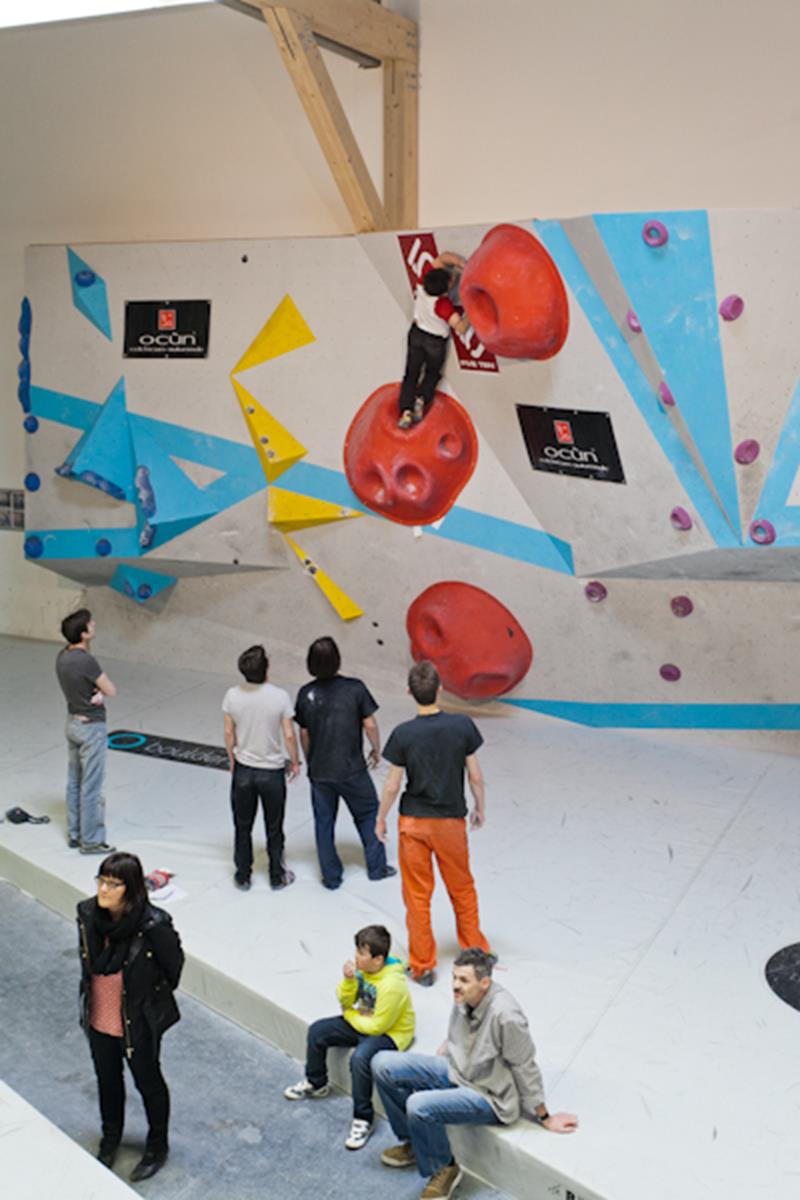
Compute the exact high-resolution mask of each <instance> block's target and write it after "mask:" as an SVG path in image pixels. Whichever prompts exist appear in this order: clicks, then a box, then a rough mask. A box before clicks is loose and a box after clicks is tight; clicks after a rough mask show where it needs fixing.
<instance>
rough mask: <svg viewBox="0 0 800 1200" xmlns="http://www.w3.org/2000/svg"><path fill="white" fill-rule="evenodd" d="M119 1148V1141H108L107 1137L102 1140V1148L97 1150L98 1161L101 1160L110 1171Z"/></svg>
mask: <svg viewBox="0 0 800 1200" xmlns="http://www.w3.org/2000/svg"><path fill="white" fill-rule="evenodd" d="M117 1150H119V1142H112V1141H107V1140H106V1139H105V1138H101V1140H100V1149H99V1150H98V1151H97V1161H98V1162H101V1163H102V1164H103V1166H104V1167H108V1169H109V1171H110V1170H111V1168H112V1167H113V1165H114V1159H115V1158H116V1157H117Z"/></svg>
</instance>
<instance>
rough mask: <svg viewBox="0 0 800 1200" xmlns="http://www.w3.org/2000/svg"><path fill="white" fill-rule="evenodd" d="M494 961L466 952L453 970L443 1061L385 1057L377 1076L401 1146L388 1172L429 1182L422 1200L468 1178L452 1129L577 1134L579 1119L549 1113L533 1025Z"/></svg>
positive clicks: (446, 1193) (377, 1064)
mask: <svg viewBox="0 0 800 1200" xmlns="http://www.w3.org/2000/svg"><path fill="white" fill-rule="evenodd" d="M493 966H494V958H493V957H492V955H491V954H487V953H486V952H485V951H484V950H479V949H477V948H471V949H469V950H462V951H461V953H460V954H459V956H458V958H457V959H456V961H455V964H454V966H453V999H454V1001H455V1004H454V1006H453V1011H452V1013H451V1015H450V1024H449V1026H448V1030H447V1040H446V1041H445V1042H444V1043H443V1044H442V1045H441V1046H440V1047H439V1050H438V1054H437V1055H436V1056H432V1055H426V1054H392V1053H387V1052H386V1051H385V1050H383V1051H381V1052H380V1053H379V1054H377V1055H376V1056H375V1058H373V1060H372V1073H373V1076H374V1078H375V1082H376V1084H377V1086H378V1091H379V1093H380V1096H381V1100H382V1101H383V1105H384V1108H385V1110H386V1115H387V1117H388V1118H389V1121H390V1123H391V1126H392V1129H393V1130H394V1132H395V1135H396V1136H397V1137H398V1138H399V1139H400V1144H399V1145H398V1146H392V1147H391V1148H390V1149H388V1150H384V1152H383V1154H382V1155H381V1161H382V1162H383V1163H385V1165H386V1166H387V1167H413V1166H416V1167H417V1168H418V1170H419V1173H420V1174H421V1175H423V1176H428V1177H429V1182H428V1184H427V1186H426V1187H425V1188H424V1190H423V1192H422V1196H421V1200H448V1198H449V1197H450V1196H451V1195H452V1194H453V1191H454V1190H455V1188H456V1186H457V1184H458V1183H459V1181H460V1180H461V1175H462V1171H461V1168H460V1167H459V1165H458V1163H457V1162H456V1161H455V1160H454V1158H453V1154H452V1151H451V1149H450V1142H449V1140H448V1137H447V1132H446V1130H445V1125H510V1124H512V1122H514V1121H516V1120H517V1118H518V1117H520V1116H522V1117H527V1118H528V1120H530V1121H537V1122H538V1123H539V1124H540V1125H542V1126H543V1127H544V1128H545V1129H549V1130H550V1132H551V1133H572V1132H573V1131H574V1130H575V1129H576V1128H577V1125H578V1118H577V1117H576V1116H574V1114H572V1113H550V1112H548V1111H547V1106H546V1104H545V1102H544V1091H543V1088H542V1075H541V1072H540V1070H539V1068H538V1066H537V1065H536V1049H535V1047H534V1045H533V1042H532V1041H531V1035H530V1033H529V1031H528V1022H527V1020H526V1018H525V1014H524V1013H523V1011H522V1009H521V1008H520V1006H519V1005H518V1004H517V1002H516V1000H515V999H514V998H513V996H511V995H510V993H509V992H507V991H506V990H505V989H504V988H502V987H500V985H499V984H497V983H494V982H493V980H492V967H493Z"/></svg>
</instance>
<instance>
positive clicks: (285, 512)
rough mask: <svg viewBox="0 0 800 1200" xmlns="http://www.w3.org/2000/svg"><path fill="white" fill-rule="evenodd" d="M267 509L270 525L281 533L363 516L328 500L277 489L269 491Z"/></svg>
mask: <svg viewBox="0 0 800 1200" xmlns="http://www.w3.org/2000/svg"><path fill="white" fill-rule="evenodd" d="M268 509H269V522H270V525H276V526H277V527H278V529H280V530H281V531H282V532H283V533H289V532H291V531H292V530H295V529H310V528H311V527H312V526H314V525H327V524H328V523H329V522H331V521H347V520H349V519H350V518H351V517H363V516H364V514H363V513H360V512H358V511H357V510H356V509H354V508H344V507H343V506H342V505H341V504H331V502H330V501H329V500H316V499H315V498H314V497H313V496H302V495H300V494H299V493H298V492H287V491H285V490H284V489H283V488H277V487H271V488H270V489H269V500H268Z"/></svg>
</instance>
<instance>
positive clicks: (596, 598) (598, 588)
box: [583, 579, 608, 604]
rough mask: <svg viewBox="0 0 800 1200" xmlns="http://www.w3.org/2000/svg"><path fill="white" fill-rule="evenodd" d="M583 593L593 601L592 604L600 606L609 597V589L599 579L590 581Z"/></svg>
mask: <svg viewBox="0 0 800 1200" xmlns="http://www.w3.org/2000/svg"><path fill="white" fill-rule="evenodd" d="M583 592H584V595H585V596H586V599H587V600H591V602H592V604H599V603H600V601H601V600H605V598H606V596H607V595H608V588H607V587H606V586H605V584H603V583H601V582H600V580H599V579H590V580H589V582H588V583H587V585H586V587H585V588H584V589H583Z"/></svg>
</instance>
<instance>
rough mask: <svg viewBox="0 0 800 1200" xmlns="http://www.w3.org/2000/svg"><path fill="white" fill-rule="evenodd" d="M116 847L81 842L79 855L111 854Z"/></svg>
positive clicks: (105, 843)
mask: <svg viewBox="0 0 800 1200" xmlns="http://www.w3.org/2000/svg"><path fill="white" fill-rule="evenodd" d="M116 848H117V847H116V846H109V844H108V842H82V843H81V847H80V852H81V854H113V853H114V851H115V850H116Z"/></svg>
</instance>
